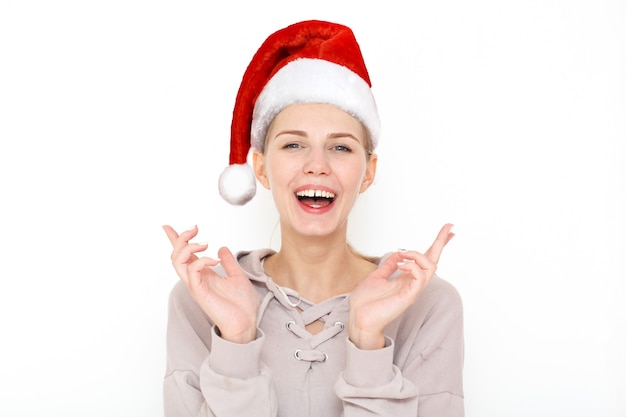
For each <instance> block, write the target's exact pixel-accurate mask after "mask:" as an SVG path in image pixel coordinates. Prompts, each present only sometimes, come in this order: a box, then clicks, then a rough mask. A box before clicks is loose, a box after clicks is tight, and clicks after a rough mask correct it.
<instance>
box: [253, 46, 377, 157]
mask: <svg viewBox="0 0 626 417" xmlns="http://www.w3.org/2000/svg"><path fill="white" fill-rule="evenodd" d="M301 103H324V104H332V105H334V106H336V107H338V108H340V109H341V110H343V111H345V112H346V113H348V114H350V115H352V116H353V117H355V118H356V119H357V120H359V121H360V122H361V123H363V124H364V125H365V128H366V129H367V130H368V131H369V134H370V137H371V140H372V146H373V147H374V148H375V147H376V145H377V144H378V139H379V136H380V119H379V117H378V110H377V108H376V102H375V100H374V96H373V94H372V91H371V89H370V87H369V85H368V84H367V83H366V82H365V80H363V78H361V77H360V76H359V75H357V74H355V73H354V72H352V71H351V70H349V69H348V68H347V67H344V66H342V65H338V64H335V63H333V62H330V61H326V60H323V59H311V58H299V59H296V60H294V61H292V62H290V63H288V64H287V65H285V66H284V67H283V68H281V69H280V70H279V71H278V72H277V73H276V74H275V75H274V76H273V77H272V78H271V79H270V80H269V81H268V83H267V84H266V85H265V87H264V88H263V91H261V94H260V95H259V97H258V98H257V100H256V103H255V105H254V111H253V113H252V129H251V138H250V143H251V145H252V147H254V148H255V149H258V150H263V144H264V142H265V135H266V133H267V129H268V127H269V125H270V123H271V122H272V120H274V117H276V115H278V113H280V112H281V111H282V110H283V109H285V108H286V107H287V106H289V105H291V104H301Z"/></svg>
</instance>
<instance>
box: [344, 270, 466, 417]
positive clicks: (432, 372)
mask: <svg viewBox="0 0 626 417" xmlns="http://www.w3.org/2000/svg"><path fill="white" fill-rule="evenodd" d="M389 333H390V334H392V333H393V334H394V336H395V337H396V339H397V341H398V342H399V343H398V344H395V343H394V342H393V341H392V340H391V339H390V338H386V345H385V347H384V348H383V349H378V350H360V349H358V348H356V346H355V345H354V344H352V343H351V342H349V341H348V347H347V366H346V370H345V371H344V372H343V374H342V375H341V376H340V378H339V380H338V381H337V384H336V386H335V389H336V392H337V394H338V396H339V397H340V398H341V399H342V401H343V402H344V416H345V417H355V416H359V417H361V416H389V415H393V416H397V417H402V416H407V417H408V416H411V417H415V416H424V417H426V416H429V417H439V416H446V417H461V416H463V415H464V400H463V355H464V353H463V312H462V303H461V299H460V297H459V295H458V293H457V292H456V290H455V289H454V288H453V287H452V286H451V285H449V284H448V283H446V282H444V281H442V280H440V279H436V280H435V282H433V283H432V284H431V286H430V287H428V288H427V289H426V290H425V291H424V293H423V294H422V296H421V298H420V300H419V302H418V303H416V304H415V305H414V306H412V307H411V308H410V309H409V310H408V311H407V312H406V313H405V314H404V315H403V317H402V318H401V320H400V321H399V328H398V329H397V331H392V332H389Z"/></svg>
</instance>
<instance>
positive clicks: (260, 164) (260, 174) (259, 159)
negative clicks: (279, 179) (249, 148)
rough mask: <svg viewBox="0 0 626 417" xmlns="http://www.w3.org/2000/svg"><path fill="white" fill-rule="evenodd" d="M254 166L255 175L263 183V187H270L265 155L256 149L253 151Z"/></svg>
mask: <svg viewBox="0 0 626 417" xmlns="http://www.w3.org/2000/svg"><path fill="white" fill-rule="evenodd" d="M252 167H253V169H254V176H255V177H256V179H257V180H258V181H259V182H260V183H261V185H263V187H265V188H267V189H268V190H269V189H270V182H269V180H268V178H267V171H266V169H265V155H263V153H262V152H259V151H257V150H256V149H255V150H254V151H253V152H252Z"/></svg>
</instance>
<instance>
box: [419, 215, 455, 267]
mask: <svg viewBox="0 0 626 417" xmlns="http://www.w3.org/2000/svg"><path fill="white" fill-rule="evenodd" d="M453 227H454V225H453V224H450V223H447V224H445V225H444V226H443V227H442V228H441V230H440V231H439V234H438V235H437V238H435V241H434V242H433V244H432V245H431V247H430V248H428V250H427V251H426V253H425V255H426V256H428V257H429V258H430V259H431V260H432V261H433V262H434V263H438V262H439V258H440V257H441V252H443V248H444V247H445V246H446V245H447V244H448V242H449V241H450V239H452V238H453V237H454V233H452V228H453Z"/></svg>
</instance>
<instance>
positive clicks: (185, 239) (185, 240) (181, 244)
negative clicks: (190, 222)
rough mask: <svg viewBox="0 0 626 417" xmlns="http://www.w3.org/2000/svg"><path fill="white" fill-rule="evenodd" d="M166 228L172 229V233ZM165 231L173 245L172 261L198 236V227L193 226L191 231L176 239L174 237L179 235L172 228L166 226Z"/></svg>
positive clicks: (186, 231)
mask: <svg viewBox="0 0 626 417" xmlns="http://www.w3.org/2000/svg"><path fill="white" fill-rule="evenodd" d="M166 227H167V228H169V229H171V231H168V230H167V229H166ZM163 230H165V233H167V236H168V238H170V242H171V243H172V247H173V251H172V260H173V259H174V258H175V257H176V254H177V253H179V252H180V251H181V250H183V248H185V246H187V245H188V244H189V241H190V240H191V239H193V238H194V237H195V236H196V235H197V234H198V226H193V227H192V228H191V229H189V230H185V231H184V232H182V233H181V234H180V235H178V236H177V237H176V238H174V235H177V233H176V231H175V230H174V229H173V228H171V227H170V226H164V227H163ZM172 239H174V240H172Z"/></svg>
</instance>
